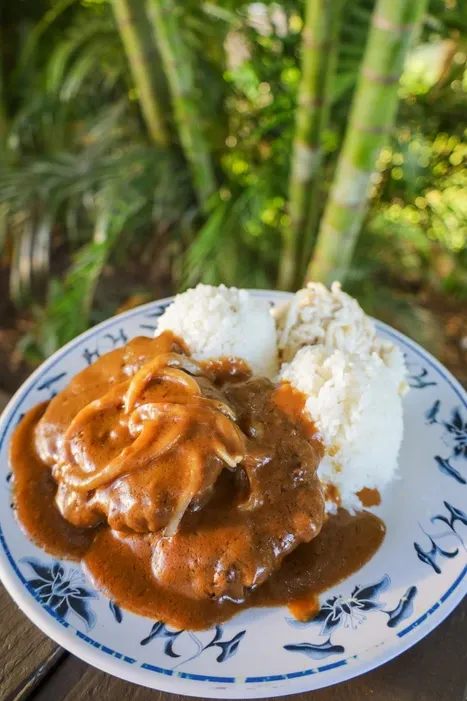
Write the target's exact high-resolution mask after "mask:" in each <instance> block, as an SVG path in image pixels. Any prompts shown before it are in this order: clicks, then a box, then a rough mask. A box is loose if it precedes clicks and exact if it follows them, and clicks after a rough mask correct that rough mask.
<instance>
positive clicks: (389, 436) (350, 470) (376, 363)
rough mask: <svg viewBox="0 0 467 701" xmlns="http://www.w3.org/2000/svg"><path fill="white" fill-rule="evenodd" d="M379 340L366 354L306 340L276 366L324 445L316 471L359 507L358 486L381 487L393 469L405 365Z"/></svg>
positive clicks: (352, 505)
mask: <svg viewBox="0 0 467 701" xmlns="http://www.w3.org/2000/svg"><path fill="white" fill-rule="evenodd" d="M379 346H380V348H379V352H376V351H373V352H370V353H367V354H365V355H363V354H356V353H345V352H343V351H342V350H339V349H336V350H334V351H332V352H329V350H328V349H327V347H326V346H325V345H322V344H320V345H316V346H308V347H305V348H302V349H301V350H299V351H298V352H297V354H296V355H295V357H294V359H293V360H292V362H291V363H286V364H284V365H283V366H282V369H281V372H280V379H281V380H283V381H287V382H290V383H291V384H292V385H293V386H294V387H295V388H296V389H298V390H300V391H301V392H303V393H304V394H305V395H306V396H307V401H306V405H305V410H306V412H307V413H308V414H309V416H310V417H311V418H312V420H313V421H314V423H315V425H316V427H317V428H318V430H319V432H320V434H321V436H322V439H323V443H324V446H325V451H326V454H325V456H324V458H323V460H322V461H321V464H320V466H319V469H318V474H319V476H320V479H321V481H322V482H323V483H324V484H325V485H327V484H332V485H334V486H335V487H337V489H338V490H339V493H340V498H341V503H342V506H343V507H345V508H347V509H349V510H354V509H357V508H359V507H360V508H361V503H360V500H359V499H358V497H357V496H356V493H357V492H359V491H360V490H361V489H363V488H364V487H368V488H370V489H371V488H373V489H378V490H381V489H383V487H385V485H386V484H387V483H388V482H389V481H391V480H392V479H393V477H394V475H395V472H396V470H397V460H398V454H399V448H400V444H401V441H402V428H403V426H402V401H401V395H400V388H401V385H402V384H403V382H404V374H405V366H404V361H403V358H402V354H401V353H400V351H399V350H398V349H397V348H396V347H395V346H393V345H392V344H389V345H388V344H385V343H384V342H380V343H379ZM389 346H391V347H389ZM326 508H327V510H333V508H334V505H333V504H331V503H330V502H328V503H327V504H326Z"/></svg>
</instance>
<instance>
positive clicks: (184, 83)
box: [148, 0, 216, 207]
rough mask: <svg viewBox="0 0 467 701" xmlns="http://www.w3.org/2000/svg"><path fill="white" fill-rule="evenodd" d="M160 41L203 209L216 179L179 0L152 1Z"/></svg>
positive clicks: (153, 18) (179, 123) (159, 45)
mask: <svg viewBox="0 0 467 701" xmlns="http://www.w3.org/2000/svg"><path fill="white" fill-rule="evenodd" d="M148 7H149V8H150V16H151V19H152V22H153V27H154V31H155V34H156V41H157V44H158V47H159V50H160V53H161V57H162V63H163V65H164V69H165V73H166V76H167V81H168V84H169V90H170V94H171V97H172V106H173V111H174V117H175V122H176V125H177V129H178V133H179V137H180V142H181V144H182V148H183V151H184V153H185V157H186V159H187V161H188V163H189V165H190V168H191V172H192V176H193V182H194V186H195V189H196V192H197V195H198V199H199V202H200V204H201V206H202V207H205V206H206V203H207V200H208V198H209V197H210V196H211V195H212V193H213V192H214V191H215V189H216V178H215V175H214V168H213V164H212V159H211V153H210V149H209V143H208V140H207V137H206V134H205V133H204V131H203V128H202V119H201V116H200V112H199V109H198V104H199V100H200V99H202V95H201V96H200V95H199V92H198V90H197V88H196V83H195V75H194V71H193V65H192V57H191V56H190V51H189V50H188V49H187V47H186V45H185V43H184V41H183V35H182V31H181V27H180V16H181V13H183V11H184V10H183V5H182V4H181V3H180V4H179V3H178V2H177V1H176V0H148Z"/></svg>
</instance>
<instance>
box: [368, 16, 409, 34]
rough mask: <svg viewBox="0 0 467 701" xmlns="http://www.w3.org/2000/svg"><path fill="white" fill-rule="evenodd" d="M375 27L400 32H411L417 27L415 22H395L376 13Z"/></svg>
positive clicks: (374, 18) (374, 17)
mask: <svg viewBox="0 0 467 701" xmlns="http://www.w3.org/2000/svg"><path fill="white" fill-rule="evenodd" d="M373 27H375V28H376V29H379V30H381V31H382V32H397V33H398V34H405V33H406V32H411V31H412V30H413V29H414V28H415V25H414V24H413V23H410V24H394V23H393V22H391V21H390V20H388V19H387V18H386V17H384V16H383V15H380V14H378V13H375V14H374V16H373Z"/></svg>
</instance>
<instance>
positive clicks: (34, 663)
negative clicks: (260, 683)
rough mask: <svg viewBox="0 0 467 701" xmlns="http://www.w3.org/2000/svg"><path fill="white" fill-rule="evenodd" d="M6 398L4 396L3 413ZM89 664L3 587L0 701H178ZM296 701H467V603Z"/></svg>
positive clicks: (0, 594) (1, 399) (0, 401)
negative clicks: (404, 646) (384, 657)
mask: <svg viewBox="0 0 467 701" xmlns="http://www.w3.org/2000/svg"><path fill="white" fill-rule="evenodd" d="M6 399H7V397H6V396H5V395H3V394H2V393H0V411H1V409H2V406H4V405H5V403H6ZM177 698H179V699H182V697H175V696H173V695H171V694H166V693H163V692H159V691H151V690H149V689H145V688H143V687H141V686H136V685H134V684H130V683H129V682H125V681H122V680H121V679H117V678H115V677H111V676H109V675H108V674H105V672H100V671H98V670H97V669H94V667H91V666H90V665H88V664H86V663H85V662H82V661H81V660H79V659H78V658H76V657H74V655H71V654H70V653H68V652H66V651H65V650H63V649H62V648H61V647H59V646H58V645H56V644H55V643H54V642H52V640H50V639H49V638H47V636H45V635H44V634H43V633H41V631H40V630H39V629H38V628H36V627H35V626H34V625H33V624H32V623H31V622H30V621H29V619H27V618H26V616H25V615H24V614H23V613H21V611H20V610H19V609H18V608H17V606H16V605H15V604H14V603H13V601H12V600H11V599H10V597H9V596H8V594H7V593H6V591H5V590H4V589H3V587H2V585H1V584H0V701H24V700H25V699H30V700H31V701H65V700H66V701H113V700H114V699H118V700H119V701H130V699H131V701H156V700H158V701H172V700H176V699H177ZM293 698H294V700H295V701H304V699H305V698H308V699H309V701H369V700H370V699H371V701H467V599H466V600H464V601H463V603H462V604H461V605H460V606H459V607H458V608H457V609H456V611H454V613H452V614H451V615H450V616H449V618H448V619H447V620H446V621H445V622H444V623H442V624H441V625H440V626H439V628H437V629H436V630H435V631H434V632H433V633H431V635H429V636H428V637H427V638H425V639H424V640H422V641H421V642H420V643H419V644H418V645H416V646H415V647H414V648H412V649H411V650H408V651H407V652H405V653H404V654H403V655H401V656H400V657H398V658H397V659H395V660H393V661H392V662H389V663H388V664H386V665H383V666H382V667H380V668H379V669H376V670H374V671H373V672H369V673H368V674H365V675H363V676H362V677H358V678H357V679H353V680H352V681H350V682H346V683H345V684H339V685H338V686H334V687H329V688H328V689H322V690H321V691H314V692H310V693H308V694H299V695H297V696H294V697H293Z"/></svg>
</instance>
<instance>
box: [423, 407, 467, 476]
mask: <svg viewBox="0 0 467 701" xmlns="http://www.w3.org/2000/svg"><path fill="white" fill-rule="evenodd" d="M440 409H441V400H439V399H437V400H436V401H435V402H434V403H433V405H432V406H431V407H430V408H429V409H428V410H427V411H426V412H425V418H426V421H427V424H428V425H429V426H433V425H435V424H438V425H441V426H443V427H444V429H445V434H444V437H443V441H444V443H446V445H447V446H448V447H449V448H451V453H450V455H448V457H441V455H435V456H434V457H435V461H436V463H437V465H438V468H439V469H440V471H441V472H443V473H444V474H445V475H448V477H452V478H453V479H455V480H456V482H458V483H459V484H467V480H466V478H465V477H464V476H463V475H462V474H461V473H460V471H459V470H458V469H457V467H455V466H454V465H453V462H454V461H457V460H461V461H464V460H467V421H464V419H463V418H462V414H461V410H460V409H459V408H458V407H454V409H452V410H451V419H450V421H443V420H441V421H440V420H439V412H440ZM463 464H465V463H463Z"/></svg>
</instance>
